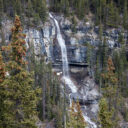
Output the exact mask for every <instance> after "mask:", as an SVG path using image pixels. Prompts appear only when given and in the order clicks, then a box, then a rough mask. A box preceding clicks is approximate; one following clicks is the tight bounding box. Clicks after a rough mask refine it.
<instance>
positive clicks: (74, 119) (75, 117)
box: [67, 101, 86, 128]
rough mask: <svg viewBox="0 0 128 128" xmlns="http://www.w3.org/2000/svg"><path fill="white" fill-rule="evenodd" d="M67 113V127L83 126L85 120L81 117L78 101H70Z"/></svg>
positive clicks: (82, 127) (80, 127) (79, 127)
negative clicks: (70, 104)
mask: <svg viewBox="0 0 128 128" xmlns="http://www.w3.org/2000/svg"><path fill="white" fill-rule="evenodd" d="M69 114H70V116H69V121H68V123H67V128H85V126H86V122H85V120H84V118H83V115H82V111H81V108H80V104H79V102H78V101H77V103H76V104H75V103H74V102H72V106H71V107H70V113H69Z"/></svg>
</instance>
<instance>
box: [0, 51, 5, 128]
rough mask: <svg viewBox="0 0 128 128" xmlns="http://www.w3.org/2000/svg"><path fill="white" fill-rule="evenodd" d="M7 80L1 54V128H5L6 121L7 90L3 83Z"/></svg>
mask: <svg viewBox="0 0 128 128" xmlns="http://www.w3.org/2000/svg"><path fill="white" fill-rule="evenodd" d="M4 79H5V64H4V63H3V60H2V55H1V53H0V127H1V128H4V127H3V121H4V112H5V105H4V101H5V90H4V86H3V84H2V83H3V81H4Z"/></svg>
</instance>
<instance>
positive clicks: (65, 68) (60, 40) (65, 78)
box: [49, 13, 97, 128]
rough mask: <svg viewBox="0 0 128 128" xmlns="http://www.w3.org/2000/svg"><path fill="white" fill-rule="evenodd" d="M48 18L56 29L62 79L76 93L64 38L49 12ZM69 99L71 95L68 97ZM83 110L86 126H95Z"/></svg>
mask: <svg viewBox="0 0 128 128" xmlns="http://www.w3.org/2000/svg"><path fill="white" fill-rule="evenodd" d="M49 16H50V18H51V19H52V20H53V21H54V23H55V26H56V29H57V40H58V43H59V46H60V48H61V55H62V64H63V78H62V79H63V81H64V82H65V84H66V85H68V86H69V88H70V89H71V93H76V92H77V87H76V86H75V85H74V83H73V82H72V80H71V78H70V74H69V66H68V58H67V49H66V45H65V40H64V39H63V37H62V35H61V30H60V26H59V23H58V21H57V20H56V19H55V18H54V17H53V15H52V14H51V13H49ZM70 100H72V99H71V97H70ZM70 104H71V102H70ZM82 110H83V117H84V119H85V121H86V122H87V123H88V128H97V126H96V124H95V123H94V122H92V121H91V119H90V118H89V117H88V116H87V113H86V112H85V111H84V109H82Z"/></svg>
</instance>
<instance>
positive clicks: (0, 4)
mask: <svg viewBox="0 0 128 128" xmlns="http://www.w3.org/2000/svg"><path fill="white" fill-rule="evenodd" d="M3 11H4V5H3V0H0V28H1V22H2V16H3Z"/></svg>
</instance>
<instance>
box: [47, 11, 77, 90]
mask: <svg viewBox="0 0 128 128" xmlns="http://www.w3.org/2000/svg"><path fill="white" fill-rule="evenodd" d="M49 16H50V17H51V18H52V19H53V20H54V22H55V25H56V28H57V40H58V43H59V45H60V48H61V55H62V63H63V80H64V82H65V84H66V85H68V86H69V87H70V89H71V91H72V92H77V88H76V86H75V85H74V84H73V82H72V81H71V79H70V76H69V67H68V59H67V49H66V45H65V40H64V39H63V37H62V35H61V32H60V27H59V24H58V21H57V20H56V19H55V18H54V17H53V16H52V15H51V14H49Z"/></svg>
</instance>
